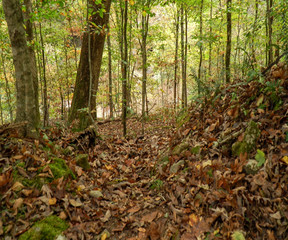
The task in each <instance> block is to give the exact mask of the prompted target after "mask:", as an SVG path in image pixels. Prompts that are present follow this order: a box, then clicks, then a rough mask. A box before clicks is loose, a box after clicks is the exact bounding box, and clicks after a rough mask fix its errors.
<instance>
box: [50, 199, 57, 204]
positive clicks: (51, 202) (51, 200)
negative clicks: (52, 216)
mask: <svg viewBox="0 0 288 240" xmlns="http://www.w3.org/2000/svg"><path fill="white" fill-rule="evenodd" d="M56 202H57V199H56V198H50V199H49V205H55V204H56Z"/></svg>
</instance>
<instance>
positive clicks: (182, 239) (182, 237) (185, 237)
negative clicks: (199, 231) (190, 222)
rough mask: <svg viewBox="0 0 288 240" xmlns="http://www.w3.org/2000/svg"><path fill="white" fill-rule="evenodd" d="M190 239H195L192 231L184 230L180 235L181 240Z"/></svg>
mask: <svg viewBox="0 0 288 240" xmlns="http://www.w3.org/2000/svg"><path fill="white" fill-rule="evenodd" d="M191 239H195V235H194V234H192V233H188V232H186V233H184V234H183V235H182V236H181V240H191Z"/></svg>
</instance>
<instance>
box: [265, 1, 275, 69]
mask: <svg viewBox="0 0 288 240" xmlns="http://www.w3.org/2000/svg"><path fill="white" fill-rule="evenodd" d="M266 4H267V30H268V44H267V52H268V63H267V65H269V64H270V63H271V62H273V48H272V32H273V28H272V24H273V16H272V14H271V11H272V6H273V0H266Z"/></svg>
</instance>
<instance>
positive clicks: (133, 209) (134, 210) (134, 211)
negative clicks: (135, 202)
mask: <svg viewBox="0 0 288 240" xmlns="http://www.w3.org/2000/svg"><path fill="white" fill-rule="evenodd" d="M140 209H141V207H139V206H135V207H133V208H130V209H129V210H128V213H136V212H138V211H139V210H140Z"/></svg>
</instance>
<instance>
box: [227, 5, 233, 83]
mask: <svg viewBox="0 0 288 240" xmlns="http://www.w3.org/2000/svg"><path fill="white" fill-rule="evenodd" d="M231 4H232V0H227V43H226V56H225V67H226V71H225V73H226V83H229V82H230V81H231V71H230V58H231V37H232V35H231V34H232V19H231Z"/></svg>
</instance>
